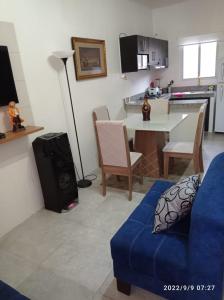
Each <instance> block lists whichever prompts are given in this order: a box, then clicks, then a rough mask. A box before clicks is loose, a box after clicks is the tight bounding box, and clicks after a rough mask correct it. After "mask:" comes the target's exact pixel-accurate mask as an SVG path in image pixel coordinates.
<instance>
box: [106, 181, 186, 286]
mask: <svg viewBox="0 0 224 300" xmlns="http://www.w3.org/2000/svg"><path fill="white" fill-rule="evenodd" d="M172 185H173V183H170V182H166V181H157V182H156V183H155V184H154V185H153V187H152V188H151V189H150V191H149V192H148V193H147V194H146V196H145V198H144V199H143V201H142V202H141V203H140V205H139V206H138V207H137V208H136V209H135V211H134V212H133V213H132V214H131V216H130V217H129V218H128V220H127V221H126V222H125V223H124V224H123V226H122V227H121V228H120V230H119V231H118V232H117V233H116V234H115V236H114V237H113V239H112V240H111V252H112V258H113V259H114V261H116V264H120V265H121V266H123V267H125V268H128V269H132V270H134V271H137V272H140V273H142V274H146V275H149V276H156V277H158V278H159V279H161V280H163V281H166V280H168V281H169V282H170V283H174V284H175V283H178V282H180V281H181V280H182V281H183V280H185V278H186V262H187V255H186V253H187V237H188V231H189V225H190V217H187V218H185V219H183V220H182V221H180V222H179V223H177V224H176V225H174V226H173V227H171V228H170V229H168V230H167V231H166V233H165V234H164V233H159V234H157V235H155V234H153V233H152V228H153V225H154V213H155V208H156V205H157V202H158V199H159V198H160V196H161V194H162V193H163V192H164V191H165V190H167V189H168V188H169V187H171V186H172ZM161 266H162V267H161ZM173 270H175V271H173Z"/></svg>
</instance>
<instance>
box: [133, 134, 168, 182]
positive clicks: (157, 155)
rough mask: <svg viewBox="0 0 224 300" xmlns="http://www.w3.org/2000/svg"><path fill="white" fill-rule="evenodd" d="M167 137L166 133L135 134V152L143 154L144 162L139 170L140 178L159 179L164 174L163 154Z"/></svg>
mask: <svg viewBox="0 0 224 300" xmlns="http://www.w3.org/2000/svg"><path fill="white" fill-rule="evenodd" d="M165 142H166V137H165V133H164V132H157V131H142V130H136V132H135V151H136V152H141V153H142V154H143V162H142V164H141V165H140V166H139V167H138V168H137V170H136V172H135V173H136V174H137V175H140V176H147V177H154V178H159V177H161V176H162V173H163V152H162V149H163V147H164V146H165Z"/></svg>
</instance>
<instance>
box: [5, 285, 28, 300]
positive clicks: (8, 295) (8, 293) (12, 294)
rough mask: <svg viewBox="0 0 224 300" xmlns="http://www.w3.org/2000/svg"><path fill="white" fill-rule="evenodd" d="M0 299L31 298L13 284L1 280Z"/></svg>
mask: <svg viewBox="0 0 224 300" xmlns="http://www.w3.org/2000/svg"><path fill="white" fill-rule="evenodd" d="M0 300H29V299H28V298H27V297H25V296H23V295H22V294H20V293H19V292H17V291H16V290H15V289H13V288H12V287H11V286H9V285H7V284H6V283H5V282H3V281H1V280H0Z"/></svg>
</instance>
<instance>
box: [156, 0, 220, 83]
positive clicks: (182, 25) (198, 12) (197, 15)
mask: <svg viewBox="0 0 224 300" xmlns="http://www.w3.org/2000/svg"><path fill="white" fill-rule="evenodd" d="M223 11H224V1H223V0H213V1H210V0H197V1H195V0H186V1H185V2H183V3H180V4H176V5H172V6H169V7H163V8H159V9H155V10H153V28H154V34H158V37H161V38H165V39H168V40H169V60H170V62H169V68H168V69H167V70H165V71H164V72H162V75H161V78H162V80H161V83H162V86H167V84H168V83H169V81H170V80H171V79H173V80H174V81H175V85H176V86H185V85H195V84H196V85H197V83H198V82H197V80H183V79H182V68H181V63H182V60H181V48H180V47H178V45H179V40H180V39H182V38H183V37H189V36H197V35H203V34H213V33H217V32H218V33H219V32H223V30H224V19H223ZM215 82H216V81H215V80H210V79H209V80H206V79H204V80H202V81H201V84H209V83H215Z"/></svg>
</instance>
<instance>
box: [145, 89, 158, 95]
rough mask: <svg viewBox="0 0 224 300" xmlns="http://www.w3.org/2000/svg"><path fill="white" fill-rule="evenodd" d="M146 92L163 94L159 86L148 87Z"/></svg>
mask: <svg viewBox="0 0 224 300" xmlns="http://www.w3.org/2000/svg"><path fill="white" fill-rule="evenodd" d="M146 93H147V94H148V95H149V96H159V95H160V94H161V91H160V88H159V87H154V88H152V87H149V88H147V89H146Z"/></svg>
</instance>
